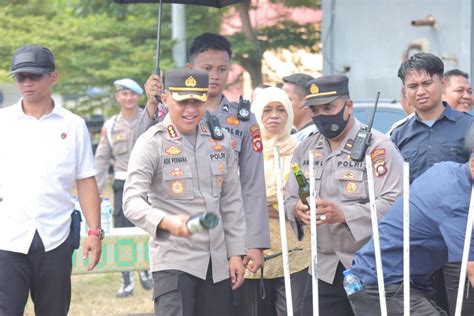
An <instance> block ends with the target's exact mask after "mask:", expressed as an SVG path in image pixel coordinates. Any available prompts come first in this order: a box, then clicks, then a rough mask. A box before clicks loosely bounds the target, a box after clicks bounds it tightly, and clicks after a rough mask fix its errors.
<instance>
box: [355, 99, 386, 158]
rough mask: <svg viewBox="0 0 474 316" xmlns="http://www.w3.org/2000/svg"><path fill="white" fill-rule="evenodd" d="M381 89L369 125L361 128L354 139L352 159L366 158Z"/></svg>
mask: <svg viewBox="0 0 474 316" xmlns="http://www.w3.org/2000/svg"><path fill="white" fill-rule="evenodd" d="M379 97H380V91H379V92H377V97H376V99H375V105H374V109H373V110H372V116H371V117H370V121H369V125H368V126H367V127H363V128H361V129H360V130H359V131H358V132H357V135H356V137H355V139H354V143H353V144H352V149H351V160H353V161H363V160H364V158H365V153H366V151H367V147H369V145H370V140H371V138H372V133H371V132H370V130H371V129H372V124H373V123H374V118H375V112H376V111H377V104H378V103H379Z"/></svg>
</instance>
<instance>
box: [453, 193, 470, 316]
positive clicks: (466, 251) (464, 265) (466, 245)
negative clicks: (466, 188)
mask: <svg viewBox="0 0 474 316" xmlns="http://www.w3.org/2000/svg"><path fill="white" fill-rule="evenodd" d="M473 208H474V186H473V187H472V188H471V202H470V203H469V214H468V216H467V225H466V237H465V238H464V250H463V253H462V261H461V273H460V275H459V285H458V296H457V298H456V311H455V312H454V316H461V312H462V300H463V296H464V282H465V280H466V272H467V261H468V259H469V249H470V248H471V237H472V223H473V221H474V209H473Z"/></svg>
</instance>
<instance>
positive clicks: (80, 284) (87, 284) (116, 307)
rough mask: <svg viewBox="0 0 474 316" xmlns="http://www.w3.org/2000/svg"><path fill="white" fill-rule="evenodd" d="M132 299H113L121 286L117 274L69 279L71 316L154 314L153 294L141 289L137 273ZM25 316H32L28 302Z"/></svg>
mask: <svg viewBox="0 0 474 316" xmlns="http://www.w3.org/2000/svg"><path fill="white" fill-rule="evenodd" d="M134 280H135V289H134V292H133V296H131V297H127V298H120V299H119V298H116V297H115V293H116V292H117V290H118V288H119V287H120V273H101V274H89V275H74V276H72V299H71V306H70V309H69V315H71V316H82V315H84V316H86V315H87V316H90V315H98V316H99V315H100V316H105V315H130V314H132V315H136V314H138V315H140V314H142V315H143V314H151V315H153V314H152V313H153V302H152V291H145V290H144V289H143V288H142V287H141V286H140V281H139V280H138V273H135V274H134ZM25 315H26V316H34V309H33V304H32V302H31V299H30V300H29V301H28V304H27V306H26V309H25Z"/></svg>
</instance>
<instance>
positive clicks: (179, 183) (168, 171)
mask: <svg viewBox="0 0 474 316" xmlns="http://www.w3.org/2000/svg"><path fill="white" fill-rule="evenodd" d="M163 188H164V192H165V196H166V197H167V198H170V199H176V200H191V199H193V198H194V192H193V175H192V172H191V167H190V166H189V165H177V166H170V167H166V168H163Z"/></svg>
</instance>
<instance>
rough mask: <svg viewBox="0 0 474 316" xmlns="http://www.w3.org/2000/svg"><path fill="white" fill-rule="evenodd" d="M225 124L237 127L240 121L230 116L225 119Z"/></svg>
mask: <svg viewBox="0 0 474 316" xmlns="http://www.w3.org/2000/svg"><path fill="white" fill-rule="evenodd" d="M227 123H229V124H230V125H234V126H237V125H239V124H240V121H239V119H238V118H237V117H235V116H233V115H232V116H228V117H227Z"/></svg>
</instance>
